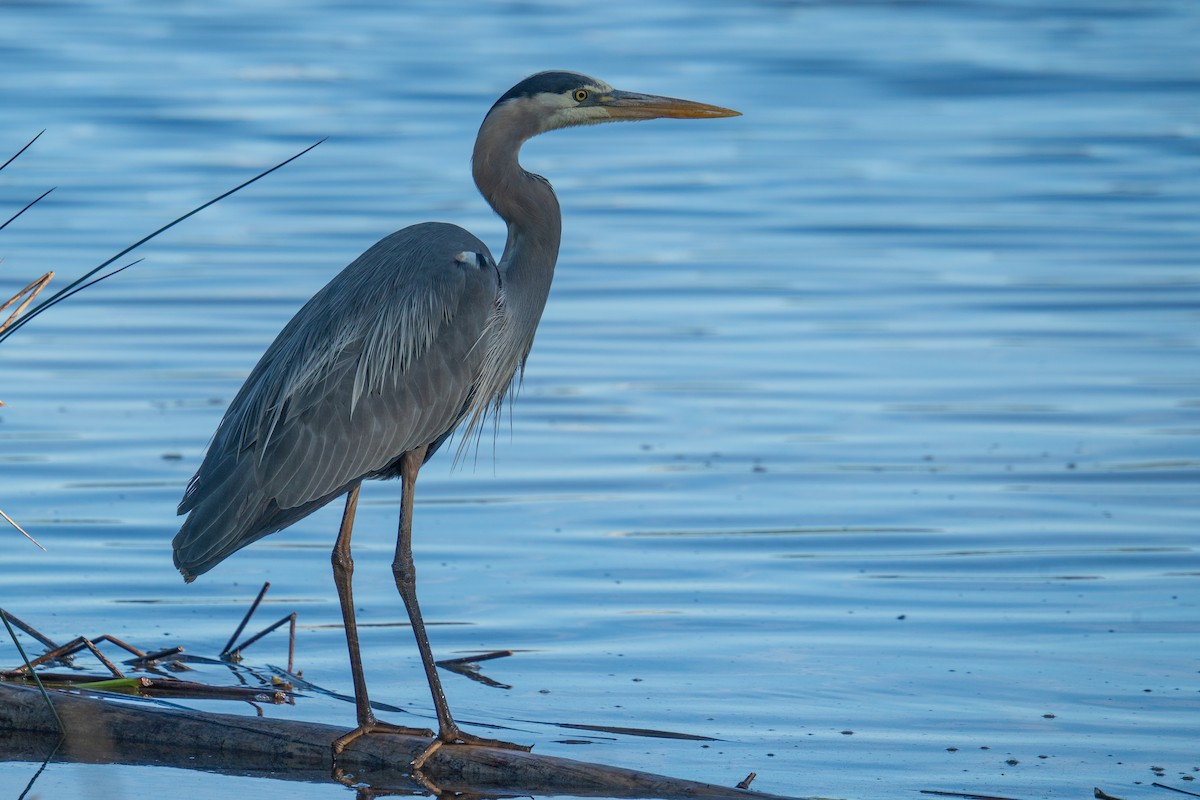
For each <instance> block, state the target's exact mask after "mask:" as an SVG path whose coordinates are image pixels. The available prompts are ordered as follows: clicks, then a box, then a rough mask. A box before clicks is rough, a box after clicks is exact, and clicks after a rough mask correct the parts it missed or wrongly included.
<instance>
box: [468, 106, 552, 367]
mask: <svg viewBox="0 0 1200 800" xmlns="http://www.w3.org/2000/svg"><path fill="white" fill-rule="evenodd" d="M522 122H523V121H522V120H519V119H510V118H503V117H501V116H500V115H498V114H496V113H492V114H489V115H488V118H487V119H486V120H484V123H483V127H482V128H480V131H479V138H478V139H477V140H476V142H475V152H474V156H473V158H472V172H473V174H474V178H475V185H476V186H477V187H478V188H479V191H480V193H481V194H482V195H483V196H484V199H486V200H487V201H488V204H489V205H491V207H492V208H493V209H494V210H495V211H496V213H497V214H499V215H500V217H501V218H502V219H503V220H504V221H505V222H506V223H508V241H507V242H506V243H505V245H504V254H503V255H502V256H501V258H500V272H501V276H502V278H503V281H504V298H505V305H506V308H507V311H508V313H509V314H510V315H511V317H512V322H513V323H515V325H514V328H513V330H515V331H520V332H522V333H521V335H522V338H525V339H526V341H523V342H522V343H521V345H522V347H521V349H522V350H523V351H524V352H523V353H522V360H523V358H524V354H525V353H527V352H528V349H529V346H530V345H532V343H533V332H534V330H535V329H536V328H537V324H538V321H539V320H540V319H541V316H542V309H543V308H544V307H545V305H546V297H547V296H548V295H549V293H550V283H551V281H552V280H553V278H554V264H555V262H556V261H557V260H558V247H559V242H560V240H561V238H562V213H561V211H560V210H559V205H558V199H557V198H556V197H555V196H554V190H553V189H552V188H551V187H550V183H549V181H547V180H546V179H545V178H543V177H542V176H540V175H535V174H533V173H531V172H526V171H525V170H524V169H522V167H521V164H520V162H519V161H518V160H517V156H518V154H519V152H520V149H521V145H522V144H523V143H524V141H525V140H526V139H528V138H529V136H530V135H532V133H529V131H530V130H531V128H530V127H529V126H528V125H522V124H521V123H522ZM530 124H532V122H530ZM522 131H524V133H523V132H522ZM534 132H536V131H534Z"/></svg>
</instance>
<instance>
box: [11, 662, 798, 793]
mask: <svg viewBox="0 0 1200 800" xmlns="http://www.w3.org/2000/svg"><path fill="white" fill-rule="evenodd" d="M50 698H51V700H52V702H53V704H54V709H55V711H56V712H57V714H58V717H59V718H60V719H61V720H62V725H63V728H64V729H65V731H66V734H65V737H63V738H62V741H61V744H58V740H59V736H58V730H59V729H58V723H57V722H56V720H55V717H54V714H53V713H51V711H50V709H49V708H48V707H47V705H46V700H45V698H43V697H42V695H41V693H40V692H39V691H38V689H37V688H36V687H31V686H20V685H13V684H0V742H3V744H2V745H0V750H2V751H3V755H0V758H3V759H5V760H13V759H19V760H34V761H37V760H42V759H46V758H47V757H48V756H49V757H50V760H52V761H76V762H86V763H123V764H149V765H157V766H173V767H180V768H185V769H203V770H208V771H218V772H226V773H229V774H242V775H249V774H263V773H268V772H269V773H272V774H273V776H274V777H277V778H280V779H285V780H288V779H291V780H306V781H314V780H315V781H320V780H331V779H332V780H340V781H342V782H344V783H347V784H352V785H355V786H358V787H370V791H376V792H378V791H382V792H385V793H386V792H388V791H396V792H405V793H408V792H412V791H414V790H421V789H424V790H427V791H430V790H440V791H441V792H443V793H447V792H457V793H469V794H475V795H484V794H486V795H493V796H494V795H499V794H512V795H534V796H537V795H560V796H576V797H601V796H603V797H622V798H635V797H644V798H662V799H663V800H672V799H674V798H711V799H713V800H717V799H721V798H728V799H729V800H734V799H735V798H749V799H751V800H754V799H757V800H784V799H782V798H780V797H779V796H778V795H769V794H764V793H760V792H755V791H752V790H744V789H737V788H732V787H722V786H716V785H712V784H706V783H697V782H694V781H688V780H683V779H677V778H670V777H667V776H664V775H655V774H651V773H646V772H640V771H635V770H628V769H622V768H620V767H610V766H606V765H602V764H593V763H588V762H582V761H575V760H572V759H565V758H558V757H554V756H543V755H539V754H537V753H526V752H521V751H516V750H498V749H493V748H481V747H464V746H454V747H443V748H441V749H440V750H438V751H437V752H436V753H435V754H434V755H433V756H432V757H431V758H430V760H429V762H428V763H427V764H426V765H425V767H424V768H423V770H422V773H423V774H422V775H421V776H419V777H418V779H416V780H414V778H413V777H412V776H411V775H410V774H409V773H410V770H409V768H408V764H409V762H410V761H411V760H412V759H413V758H415V757H416V756H417V754H419V753H420V752H421V751H422V750H423V749H424V748H425V746H426V745H427V744H428V740H427V739H423V738H418V737H412V736H401V735H394V734H376V735H371V736H366V737H363V738H361V739H359V740H358V741H356V742H355V743H354V744H353V745H352V746H351V747H350V748H348V749H347V750H346V751H345V752H344V753H342V754H341V755H340V756H339V757H338V759H337V763H336V764H335V763H334V760H333V757H332V752H331V749H330V743H331V742H332V741H333V740H334V739H335V738H337V737H338V736H339V735H341V734H342V733H344V732H345V731H344V730H343V729H342V728H339V727H335V726H331V725H325V724H321V723H314V722H303V721H295V720H282V719H269V718H260V717H246V716H239V715H233V714H218V713H211V712H203V711H195V710H190V709H184V708H179V707H171V706H165V705H162V704H158V703H153V702H147V701H142V700H128V699H125V698H120V699H117V698H113V697H112V696H109V695H103V694H98V693H86V692H81V691H59V690H53V691H51V692H50ZM5 734H8V735H7V736H5ZM56 744H58V746H57V750H55V749H54V748H55V745H56ZM51 753H53V755H51ZM732 780H733V781H736V780H737V778H736V777H734V778H733V779H732Z"/></svg>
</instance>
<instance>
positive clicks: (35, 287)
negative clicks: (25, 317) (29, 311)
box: [0, 272, 54, 331]
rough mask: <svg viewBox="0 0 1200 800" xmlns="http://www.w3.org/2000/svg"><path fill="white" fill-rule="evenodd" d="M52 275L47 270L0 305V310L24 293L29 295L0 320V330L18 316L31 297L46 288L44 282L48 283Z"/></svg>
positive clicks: (23, 295) (30, 301)
mask: <svg viewBox="0 0 1200 800" xmlns="http://www.w3.org/2000/svg"><path fill="white" fill-rule="evenodd" d="M53 277H54V273H53V272H47V273H46V274H45V275H43V276H42V277H40V278H38V279H37V280H36V281H34V282H33V283H31V284H29V285H28V286H26V287H25V288H24V289H22V290H21V291H19V292H17V293H16V294H14V295H13V296H12V298H11V299H9V300H7V301H6V302H5V303H4V305H2V306H0V311H3V310H4V309H6V308H8V307H9V306H11V305H12V304H13V303H15V302H17V301H18V300H21V298H22V297H25V295H26V294H28V295H29V296H28V297H25V299H24V300H22V301H21V305H19V306H17V307H16V309H15V310H14V311H13V312H12V314H10V315H9V316H8V319H6V320H4V322H0V331H3V330H4V329H5V328H7V327H8V326H9V325H11V324H12V322H13V320H15V319H16V318H17V317H19V316H20V315H21V312H22V311H24V310H25V308H26V307H27V306H28V305H29V304H30V303H32V302H33V298H35V297H37V296H38V294H39V293H41V291H42V289H44V288H46V284H47V283H49V282H50V279H51V278H53Z"/></svg>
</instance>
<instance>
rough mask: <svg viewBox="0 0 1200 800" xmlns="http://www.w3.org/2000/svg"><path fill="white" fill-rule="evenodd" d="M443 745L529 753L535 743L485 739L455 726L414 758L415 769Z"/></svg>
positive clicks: (413, 765)
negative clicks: (493, 748)
mask: <svg viewBox="0 0 1200 800" xmlns="http://www.w3.org/2000/svg"><path fill="white" fill-rule="evenodd" d="M443 745H469V746H472V747H495V748H499V749H501V750H522V751H524V752H526V753H528V752H529V751H530V750H532V749H533V745H528V744H514V743H513V742H505V741H501V740H500V739H485V738H483V737H482V736H476V735H474V734H472V733H464V732H463V731H460V730H458V728H454V729H453V730H450V731H442V732H441V733H440V734H439V735H438V737H437V738H436V739H434V740H433V741H432V742H430V743H429V746H428V747H426V748H425V749H424V750H423V751H421V754H420V755H419V756H417V757H416V758H414V759H413V760H412V764H411V765H410V766H412V768H413V769H415V770H419V769H421V767H423V766H425V762H426V761H428V760H429V757H430V756H432V755H433V754H434V753H436V752H437V751H438V750H440V749H441V748H442V746H443Z"/></svg>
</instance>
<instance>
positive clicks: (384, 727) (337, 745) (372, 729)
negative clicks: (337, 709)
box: [333, 720, 433, 756]
mask: <svg viewBox="0 0 1200 800" xmlns="http://www.w3.org/2000/svg"><path fill="white" fill-rule="evenodd" d="M372 733H390V734H393V735H396V736H414V737H416V738H418V739H428V738H430V737H431V736H433V731H431V730H430V729H429V728H406V727H404V726H403V725H393V724H392V723H390V722H380V721H379V720H372V721H370V722H368V723H366V724H363V725H359V726H358V727H357V728H355V729H354V730H352V731H350V732H348V733H346V734H344V735H342V736H339V737H338V738H337V739H335V740H334V741H333V754H334V755H335V756H336V755H338V754H339V753H341V752H342V751H343V750H345V749H346V746H347V745H349V744H350V743H351V742H353V741H355V740H356V739H359V738H361V737H363V736H366V735H368V734H372Z"/></svg>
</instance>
